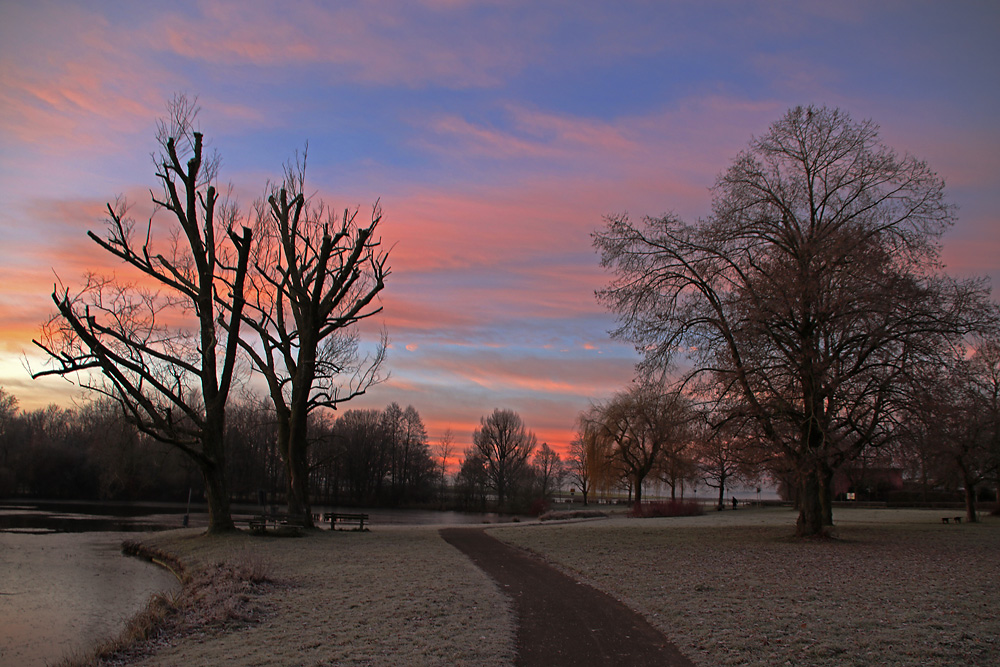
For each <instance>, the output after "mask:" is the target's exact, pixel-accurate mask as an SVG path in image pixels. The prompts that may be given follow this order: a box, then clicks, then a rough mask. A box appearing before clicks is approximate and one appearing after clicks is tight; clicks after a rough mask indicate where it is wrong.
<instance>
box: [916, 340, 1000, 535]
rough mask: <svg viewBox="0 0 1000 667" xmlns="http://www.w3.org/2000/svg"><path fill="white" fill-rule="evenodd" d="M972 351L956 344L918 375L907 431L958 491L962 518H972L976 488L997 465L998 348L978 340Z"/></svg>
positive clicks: (999, 460) (944, 479)
mask: <svg viewBox="0 0 1000 667" xmlns="http://www.w3.org/2000/svg"><path fill="white" fill-rule="evenodd" d="M971 352H972V354H969V351H968V350H966V349H965V348H964V347H962V348H959V349H957V350H955V352H954V354H953V355H952V356H951V358H949V359H948V360H947V362H948V363H946V364H943V365H940V366H937V367H933V368H926V369H925V372H924V373H923V374H921V375H920V376H918V377H917V380H916V382H915V383H914V391H913V400H912V401H911V403H910V404H909V407H910V413H909V415H908V423H907V424H906V426H907V428H906V430H907V431H908V433H909V435H910V437H916V439H918V441H919V444H921V445H923V447H924V449H925V451H926V453H927V455H928V457H929V458H930V460H931V463H932V466H933V468H934V470H935V473H936V476H937V478H938V480H937V481H938V482H944V483H947V482H948V481H949V478H951V479H953V480H954V482H955V484H954V485H955V486H960V487H961V488H962V489H963V492H964V494H965V508H966V518H967V520H968V521H971V522H975V521H977V520H978V514H977V511H976V496H977V494H978V491H979V489H980V487H981V485H982V484H983V483H984V482H986V481H987V480H989V479H992V478H995V475H996V470H997V467H998V466H1000V446H998V441H1000V433H998V416H1000V347H998V346H997V343H996V342H994V341H978V342H977V344H976V345H975V346H974V347H973V348H972V350H971ZM914 422H915V423H914Z"/></svg>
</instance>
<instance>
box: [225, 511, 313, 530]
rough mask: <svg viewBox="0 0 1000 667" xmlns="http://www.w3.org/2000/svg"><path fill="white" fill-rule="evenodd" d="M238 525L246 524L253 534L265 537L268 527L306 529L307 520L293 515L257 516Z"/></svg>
mask: <svg viewBox="0 0 1000 667" xmlns="http://www.w3.org/2000/svg"><path fill="white" fill-rule="evenodd" d="M238 523H245V524H247V527H248V528H249V529H250V532H251V533H255V534H257V535H263V534H264V533H266V532H267V527H268V526H269V525H270V526H273V527H274V528H275V529H279V528H282V527H288V528H305V525H306V520H305V517H302V516H293V515H291V514H280V513H279V514H256V515H254V516H252V517H250V518H249V519H243V520H241V521H239V522H238Z"/></svg>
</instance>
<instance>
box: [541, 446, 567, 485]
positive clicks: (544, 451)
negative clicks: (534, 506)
mask: <svg viewBox="0 0 1000 667" xmlns="http://www.w3.org/2000/svg"><path fill="white" fill-rule="evenodd" d="M535 473H536V477H537V479H538V484H539V486H540V487H541V495H542V498H548V496H549V494H550V493H551V492H552V490H553V489H557V488H558V487H559V486H560V485H561V484H562V479H563V475H564V472H563V463H562V459H561V457H560V456H559V452H557V451H555V450H554V449H552V448H551V447H549V445H548V443H546V442H543V443H542V444H541V446H540V447H539V448H538V450H537V451H536V452H535Z"/></svg>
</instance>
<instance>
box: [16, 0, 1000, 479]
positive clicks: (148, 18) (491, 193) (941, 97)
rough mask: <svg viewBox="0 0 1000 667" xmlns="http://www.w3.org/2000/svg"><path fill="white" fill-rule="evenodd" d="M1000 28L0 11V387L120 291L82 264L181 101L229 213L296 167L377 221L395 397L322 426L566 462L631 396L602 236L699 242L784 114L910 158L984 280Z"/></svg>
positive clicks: (360, 5) (388, 386)
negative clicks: (654, 233)
mask: <svg viewBox="0 0 1000 667" xmlns="http://www.w3.org/2000/svg"><path fill="white" fill-rule="evenodd" d="M998 29H1000V6H997V5H996V4H995V3H988V2H955V3H930V2H926V3H923V2H921V3H898V2H889V1H884V2H846V3H836V5H832V4H830V3H820V2H807V3H784V2H783V3H760V4H758V3H753V4H751V3H738V2H721V3H701V2H665V3H645V2H621V3H608V2H598V1H596V0H595V1H593V2H586V1H583V2H573V3H562V2H527V1H525V2H519V1H513V2H473V1H471V0H469V1H466V0H423V1H420V2H409V1H406V0H398V1H392V0H386V1H380V2H340V3H321V2H301V3H286V4H284V5H281V6H278V5H277V4H274V3H262V2H261V3H256V2H248V3H245V2H237V1H236V0H231V1H230V0H204V1H179V2H171V3H166V4H159V5H151V4H147V3H132V2H127V1H126V0H119V1H103V2H60V1H53V2H48V1H45V0H41V1H37V0H32V1H27V0H25V1H20V0H15V1H12V2H5V3H4V4H3V6H2V8H0V54H2V55H0V197H2V201H3V206H2V208H0V216H2V217H0V230H2V231H0V234H2V237H0V346H2V356H0V386H2V387H4V389H5V390H6V391H8V392H10V393H12V394H14V395H15V396H16V397H17V398H18V399H19V402H20V405H21V407H23V408H28V409H31V408H36V407H42V406H44V405H46V404H48V403H57V404H61V405H70V404H71V402H72V401H73V400H74V398H75V397H78V396H79V394H77V392H76V390H75V388H74V387H72V386H70V385H69V384H68V383H66V382H65V381H62V380H58V379H44V380H37V381H35V380H32V379H31V378H30V376H29V373H28V371H27V370H26V369H25V364H30V365H31V367H32V368H37V367H39V365H40V364H41V363H42V358H41V356H40V355H39V354H38V353H37V352H36V349H35V348H34V346H33V345H32V342H31V340H32V338H34V337H37V336H38V332H39V328H40V325H41V324H42V323H43V322H44V321H45V320H46V319H47V318H48V317H49V316H50V314H51V313H52V311H53V306H52V301H51V298H50V296H49V295H50V294H51V292H52V290H53V286H54V285H56V284H57V283H60V282H61V283H63V284H65V285H66V286H67V287H68V288H69V289H71V290H72V289H74V288H79V286H81V285H82V282H83V276H84V274H85V273H86V272H88V271H96V272H102V273H119V272H120V273H121V275H122V276H123V277H124V276H126V274H127V272H125V271H124V269H123V268H122V265H121V264H119V263H117V262H114V261H112V260H113V258H111V257H110V256H108V255H107V253H104V252H103V251H101V250H100V248H98V247H97V246H96V244H94V243H93V242H92V241H90V240H89V239H88V238H87V236H86V232H87V231H88V230H93V231H94V232H96V233H98V234H101V233H102V232H103V229H104V225H103V219H104V216H105V215H106V209H105V206H106V204H107V203H108V202H113V201H115V198H116V197H117V196H119V195H124V196H126V197H127V198H128V200H129V201H130V202H131V203H132V204H133V205H134V209H133V214H134V216H135V217H136V219H137V220H139V221H142V222H144V221H145V220H146V219H148V216H149V215H150V212H151V208H150V202H149V190H150V188H154V189H155V188H156V187H157V183H156V179H155V177H154V169H153V165H152V161H151V160H150V155H151V153H153V152H154V150H155V148H156V145H155V127H156V121H157V119H159V118H161V117H162V116H163V115H164V111H165V104H166V101H167V100H169V99H170V98H171V97H173V96H174V95H175V94H176V93H185V94H187V95H188V96H189V97H197V99H198V103H199V106H200V107H201V113H200V115H199V117H198V123H199V126H200V128H201V130H202V131H203V132H204V133H205V136H206V139H207V141H208V142H209V145H210V147H211V148H212V149H215V150H217V151H218V152H219V154H220V155H221V158H222V167H221V172H220V179H219V180H220V184H221V185H225V184H227V183H231V184H232V186H233V192H232V196H233V197H235V198H236V199H237V200H238V201H239V202H240V205H241V209H242V210H243V212H244V214H246V215H248V214H249V210H250V205H251V203H252V202H253V201H254V199H256V198H258V197H260V196H261V194H262V193H263V191H264V188H265V185H266V184H267V182H268V180H269V179H271V180H275V179H278V178H280V176H281V172H282V167H283V165H284V164H285V163H286V162H287V161H288V160H289V159H291V158H292V157H293V156H294V155H295V152H296V151H299V152H301V151H303V149H304V147H305V146H306V145H307V144H308V171H307V191H308V192H309V193H311V194H313V196H314V197H316V198H318V199H322V200H324V201H325V202H326V203H327V204H328V205H330V206H331V207H332V208H334V209H344V208H345V207H347V208H351V209H354V208H357V209H358V211H359V214H358V215H359V216H360V218H359V219H363V218H366V216H368V215H370V213H371V208H372V206H373V205H374V203H375V202H376V201H379V203H380V206H381V208H382V212H383V219H382V222H381V223H380V225H379V227H378V230H379V232H380V234H381V237H382V241H383V244H384V246H385V247H386V248H387V249H389V250H390V254H389V265H390V266H391V270H392V273H391V275H390V276H389V278H388V279H387V281H386V288H385V290H384V291H383V292H382V295H381V305H382V306H383V311H382V313H380V314H379V316H377V317H376V318H374V319H373V320H372V321H368V322H366V323H365V324H364V326H363V329H362V331H363V341H365V342H366V344H368V345H371V344H373V342H374V341H377V339H378V335H379V331H380V330H381V329H382V328H384V329H385V330H386V331H387V332H388V335H389V338H390V345H391V347H390V350H389V356H388V359H387V361H386V370H388V371H389V372H390V373H391V377H390V378H389V379H388V380H387V381H386V382H384V383H383V384H381V385H378V386H376V387H374V388H372V389H371V390H370V391H369V392H368V394H367V395H365V396H363V397H360V398H358V399H356V400H354V401H352V402H350V403H349V404H347V405H345V406H343V407H342V409H351V408H384V407H385V406H386V405H388V404H389V403H391V402H396V403H399V404H400V405H401V406H403V407H406V406H407V405H412V406H414V407H415V408H416V409H417V410H418V411H419V413H420V415H421V417H422V418H423V420H424V423H425V424H426V426H427V430H428V435H429V437H430V444H431V445H434V444H436V443H437V442H438V441H439V439H440V438H441V436H442V435H443V434H444V432H445V431H446V429H449V428H450V429H451V431H452V432H453V434H454V439H455V442H454V447H455V460H457V458H458V456H459V455H460V453H461V451H462V450H463V449H465V448H466V447H468V446H469V445H470V444H471V441H472V432H473V430H474V429H475V428H476V427H477V426H478V424H479V419H480V417H482V416H484V415H487V414H489V413H490V412H492V411H493V409H494V408H510V409H513V410H516V411H517V412H518V413H519V414H520V415H521V416H522V417H523V419H524V421H525V423H526V425H527V426H528V428H530V429H531V430H533V431H534V432H535V434H536V435H537V437H538V441H539V443H541V442H547V443H549V444H550V445H551V446H553V447H554V448H555V449H556V450H557V451H559V452H561V453H565V452H566V449H567V448H568V445H569V442H570V440H571V439H572V437H573V435H574V432H575V420H576V417H577V415H578V414H579V412H580V411H581V410H583V409H585V408H587V407H588V405H589V404H590V402H592V401H599V400H603V399H606V398H607V397H608V396H610V395H611V394H612V393H613V392H615V391H617V390H620V389H622V388H624V387H625V386H626V385H627V384H628V383H629V382H630V381H631V379H632V377H633V372H634V364H635V362H636V361H637V360H638V357H637V355H636V353H635V352H634V351H633V350H632V348H631V346H629V345H625V344H622V343H620V342H617V341H613V340H612V339H611V338H610V336H609V334H608V331H609V330H610V329H612V328H614V326H615V322H614V319H613V317H612V316H611V315H609V314H608V313H607V312H606V311H605V310H604V309H603V308H602V306H601V305H600V304H598V303H597V302H596V300H595V298H594V291H595V290H597V289H600V288H601V287H602V286H603V285H604V284H605V282H606V281H607V280H608V276H607V274H605V272H604V271H603V270H602V269H601V267H600V265H599V258H598V256H597V255H596V254H595V252H594V250H593V248H592V247H591V237H590V234H591V233H592V232H593V231H594V230H596V229H597V228H599V227H601V226H602V224H603V216H605V215H610V214H616V213H621V212H625V211H627V212H628V213H629V214H630V216H631V217H632V218H633V219H639V218H641V217H642V216H645V215H654V216H657V215H661V214H663V213H665V212H674V213H676V214H678V215H680V216H681V217H683V218H685V219H689V220H692V219H697V218H699V217H705V216H707V215H709V213H710V209H711V198H710V192H709V189H710V188H711V186H712V185H713V184H714V182H715V179H716V176H717V175H718V174H719V173H720V172H721V171H723V170H724V169H725V168H726V167H727V166H728V164H729V163H730V161H731V160H732V159H733V158H734V157H735V156H736V155H737V153H738V152H739V151H740V150H742V149H743V148H744V147H745V146H746V145H747V143H748V142H749V141H750V139H751V138H752V137H753V136H755V135H759V134H761V133H763V132H764V131H765V130H766V129H767V127H768V125H769V124H770V123H772V122H773V121H775V120H777V119H779V118H780V117H781V116H782V115H783V114H784V113H785V111H786V110H787V109H788V108H790V107H794V106H797V105H806V104H815V105H826V106H831V107H840V108H842V109H844V110H845V111H847V112H848V113H849V114H850V115H851V116H852V117H853V118H854V119H855V120H862V119H868V118H870V119H871V120H873V121H874V122H876V123H877V124H879V125H880V126H881V140H882V141H883V142H884V143H886V144H887V145H889V146H891V147H892V148H894V149H895V150H897V151H898V152H900V153H909V154H912V155H915V156H917V157H919V158H921V159H924V160H926V161H927V162H928V163H929V164H930V166H931V168H933V169H934V170H935V171H937V172H938V173H939V174H940V175H941V176H942V177H943V178H944V179H945V181H946V183H947V196H948V198H949V201H950V202H951V203H954V204H956V205H957V206H958V222H957V224H956V225H955V227H954V228H953V229H952V230H950V231H949V232H948V233H947V235H946V236H945V239H944V245H943V255H942V256H943V260H944V262H945V263H946V265H947V268H948V270H949V271H950V272H953V273H955V274H957V275H963V276H967V275H982V276H988V277H989V278H991V280H992V281H993V283H994V284H996V283H997V281H1000V224H998V223H1000V213H998V211H1000V128H998V124H997V119H998V118H1000V80H998V79H1000V76H998V74H997V63H1000V42H998V40H997V39H996V34H997V31H998Z"/></svg>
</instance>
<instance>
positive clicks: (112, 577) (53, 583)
mask: <svg viewBox="0 0 1000 667" xmlns="http://www.w3.org/2000/svg"><path fill="white" fill-rule="evenodd" d="M128 537H130V536H129V535H126V534H124V533H120V532H85V533H23V532H22V533H14V532H0V665H4V666H6V665H10V666H12V667H13V666H14V665H24V666H26V667H27V666H30V665H45V664H51V663H53V662H55V661H57V660H58V659H60V658H62V657H64V656H65V655H67V654H69V653H72V652H74V651H78V650H84V649H87V648H89V647H92V646H94V645H96V644H97V643H99V642H101V641H102V640H106V639H109V638H112V637H114V636H115V635H117V634H118V633H119V632H120V631H121V629H122V628H123V627H124V624H125V622H126V621H127V620H128V619H129V618H130V617H132V616H134V615H135V614H136V613H137V612H139V611H140V610H141V609H142V608H143V607H145V605H146V602H147V601H148V599H149V596H150V595H152V594H153V593H156V592H164V591H170V590H173V589H175V588H176V587H177V586H178V583H177V580H176V579H175V578H174V576H173V575H172V574H170V573H169V572H167V571H166V570H163V569H161V568H159V567H155V566H153V565H150V564H149V563H146V562H143V561H140V560H137V559H135V558H127V557H125V556H122V555H121V553H120V547H121V542H122V540H123V539H126V538H128ZM131 537H139V535H137V534H133V535H131Z"/></svg>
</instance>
